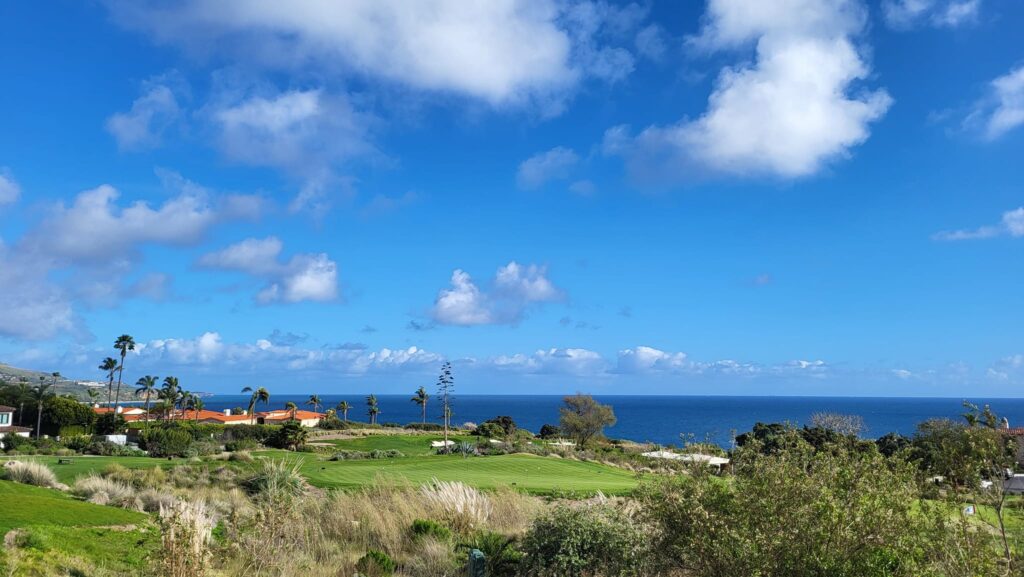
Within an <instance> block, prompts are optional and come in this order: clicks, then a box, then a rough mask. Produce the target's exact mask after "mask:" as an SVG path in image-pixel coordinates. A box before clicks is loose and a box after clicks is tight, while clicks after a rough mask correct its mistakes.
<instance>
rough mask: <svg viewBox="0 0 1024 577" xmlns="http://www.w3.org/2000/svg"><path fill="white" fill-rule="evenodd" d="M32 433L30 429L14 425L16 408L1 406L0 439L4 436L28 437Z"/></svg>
mask: <svg viewBox="0 0 1024 577" xmlns="http://www.w3.org/2000/svg"><path fill="white" fill-rule="evenodd" d="M31 432H32V429H30V428H28V427H18V426H16V425H15V424H14V407H5V406H4V405H0V437H3V436H4V435H18V436H19V437H27V436H28V435H29V433H31Z"/></svg>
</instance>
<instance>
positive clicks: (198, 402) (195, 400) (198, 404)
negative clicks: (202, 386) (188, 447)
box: [188, 395, 206, 423]
mask: <svg viewBox="0 0 1024 577" xmlns="http://www.w3.org/2000/svg"><path fill="white" fill-rule="evenodd" d="M188 405H189V408H191V409H192V411H193V412H195V416H196V423H199V412H200V411H202V410H203V407H204V406H205V405H206V403H204V402H203V400H202V399H200V398H199V397H197V396H195V395H189V400H188Z"/></svg>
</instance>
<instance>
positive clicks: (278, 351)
mask: <svg viewBox="0 0 1024 577" xmlns="http://www.w3.org/2000/svg"><path fill="white" fill-rule="evenodd" d="M300 345H301V343H297V342H281V341H275V340H271V339H258V340H256V341H255V342H243V343H229V342H225V341H224V339H223V338H222V337H221V335H220V333H217V332H214V331H210V332H205V333H203V334H201V335H199V336H197V337H194V338H184V339H179V338H168V339H153V340H150V341H148V342H145V343H141V344H140V345H139V346H137V348H136V353H135V354H136V356H137V362H139V363H140V364H141V365H143V366H160V367H167V366H173V367H177V366H186V367H191V368H199V369H202V368H205V367H216V368H218V369H220V368H225V367H227V368H231V367H237V369H238V370H243V371H247V372H278V371H296V370H311V371H314V370H323V371H330V372H334V373H342V374H354V375H362V374H367V373H399V372H421V371H426V370H434V369H436V367H437V366H438V365H440V363H441V362H442V361H443V358H442V357H441V356H440V355H438V354H436V353H432V352H430V351H425V350H423V349H420V348H417V347H408V348H404V349H389V348H382V349H379V350H376V351H369V350H366V348H365V347H362V346H357V347H354V346H350V345H338V346H324V347H319V348H311V347H303V346H300Z"/></svg>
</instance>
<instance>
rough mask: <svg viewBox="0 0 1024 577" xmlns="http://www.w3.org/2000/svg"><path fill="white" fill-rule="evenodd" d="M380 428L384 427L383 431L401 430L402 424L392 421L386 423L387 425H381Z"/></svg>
mask: <svg viewBox="0 0 1024 577" xmlns="http://www.w3.org/2000/svg"><path fill="white" fill-rule="evenodd" d="M380 426H381V427H384V428H385V429H401V428H402V423H396V422H394V421H388V422H387V423H381V424H380Z"/></svg>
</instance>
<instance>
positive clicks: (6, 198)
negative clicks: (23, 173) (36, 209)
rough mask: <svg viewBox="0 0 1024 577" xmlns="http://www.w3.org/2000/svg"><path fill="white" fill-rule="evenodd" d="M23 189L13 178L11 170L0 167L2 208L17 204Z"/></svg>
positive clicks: (0, 203)
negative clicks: (6, 205)
mask: <svg viewBox="0 0 1024 577" xmlns="http://www.w3.org/2000/svg"><path fill="white" fill-rule="evenodd" d="M19 197H21V187H20V186H18V183H17V182H16V181H15V180H14V177H13V176H11V172H10V170H8V169H6V168H2V167H0V206H3V205H5V204H12V203H14V202H17V200H18V198H19Z"/></svg>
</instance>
